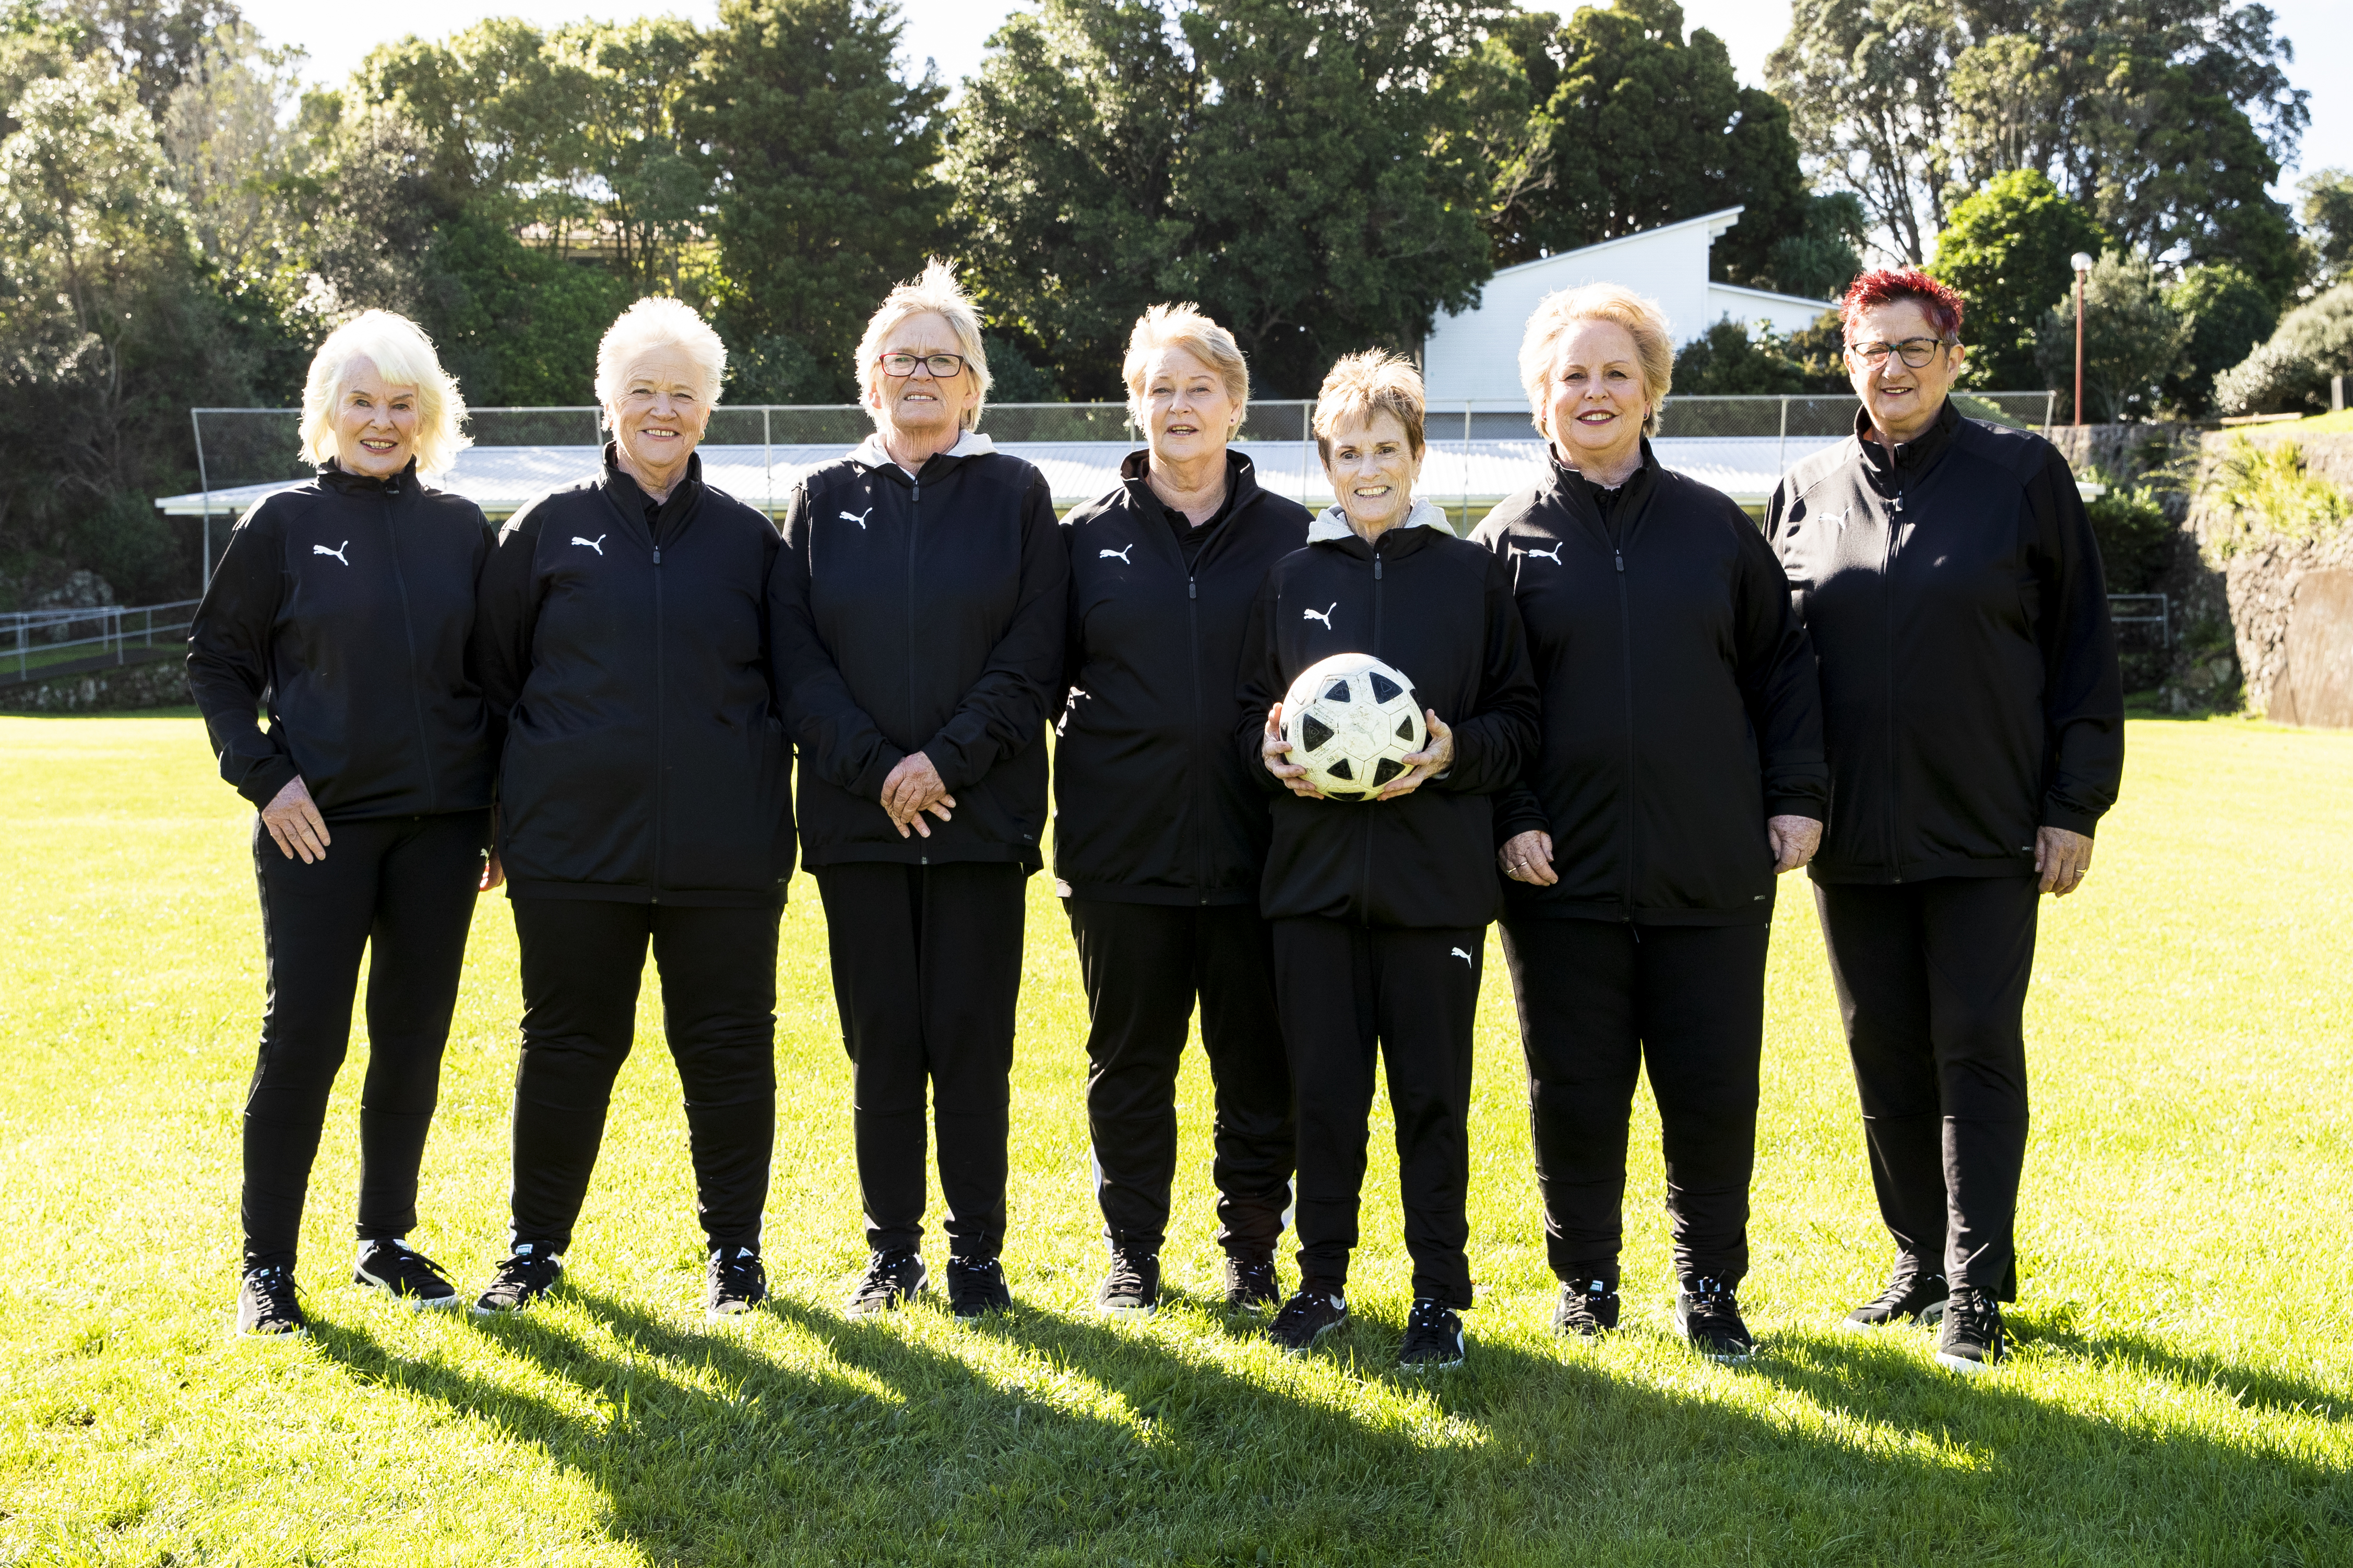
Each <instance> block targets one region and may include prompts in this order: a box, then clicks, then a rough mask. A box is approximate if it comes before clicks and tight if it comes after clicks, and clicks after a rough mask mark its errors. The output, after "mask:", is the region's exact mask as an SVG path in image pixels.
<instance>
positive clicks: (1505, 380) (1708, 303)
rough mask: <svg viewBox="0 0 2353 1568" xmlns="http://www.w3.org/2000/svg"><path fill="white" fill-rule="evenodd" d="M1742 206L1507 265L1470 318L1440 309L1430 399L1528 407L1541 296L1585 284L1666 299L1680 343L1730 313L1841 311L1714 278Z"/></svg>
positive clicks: (1809, 316)
mask: <svg viewBox="0 0 2353 1568" xmlns="http://www.w3.org/2000/svg"><path fill="white" fill-rule="evenodd" d="M1740 212H1741V209H1740V208H1738V207H1726V208H1725V209H1724V210H1723V211H1722V212H1713V213H1708V214H1705V215H1704V216H1700V217H1694V218H1685V219H1684V220H1683V222H1681V223H1671V224H1668V225H1667V226H1664V227H1663V228H1652V229H1645V230H1643V231H1642V232H1641V234H1630V235H1627V236H1625V237H1622V238H1619V239H1605V240H1603V241H1602V242H1601V243H1600V244H1599V245H1588V246H1587V247H1585V248H1584V249H1582V250H1564V251H1562V252H1561V253H1560V254H1559V255H1558V256H1546V257H1544V258H1540V259H1538V260H1535V261H1524V262H1522V263H1520V265H1518V266H1517V267H1506V268H1504V269H1503V270H1502V271H1500V272H1498V273H1496V274H1495V276H1494V277H1493V278H1492V279H1489V280H1488V282H1487V287H1486V288H1485V289H1483V290H1482V292H1481V294H1480V298H1479V303H1478V304H1476V305H1474V306H1472V308H1471V309H1470V310H1467V311H1465V312H1464V313H1463V314H1461V315H1460V316H1440V318H1439V320H1438V324H1437V325H1436V326H1435V327H1433V328H1432V329H1430V336H1429V337H1428V338H1426V339H1424V340H1423V342H1422V347H1421V356H1422V381H1423V384H1425V385H1426V386H1427V387H1428V388H1429V393H1430V402H1432V403H1433V404H1440V403H1452V404H1457V405H1459V404H1460V403H1461V401H1462V400H1463V399H1465V398H1470V399H1473V400H1475V401H1477V402H1479V403H1482V404H1485V403H1488V402H1494V403H1497V404H1501V405H1509V406H1512V407H1517V408H1522V409H1525V407H1526V405H1527V395H1526V394H1525V392H1523V391H1522V390H1521V388H1520V333H1521V331H1522V330H1523V329H1524V328H1525V326H1526V325H1527V321H1528V317H1529V315H1530V314H1531V313H1532V312H1534V311H1535V308H1536V302H1537V301H1538V300H1542V299H1543V298H1544V297H1545V296H1546V295H1547V294H1552V293H1556V292H1557V291H1559V290H1560V289H1569V288H1574V287H1575V286H1576V285H1577V284H1579V283H1619V284H1623V285H1624V286H1625V287H1627V288H1629V289H1633V290H1634V291H1635V292H1636V293H1638V294H1645V295H1648V296H1649V297H1650V298H1651V299H1653V300H1657V301H1658V302H1659V307H1660V309H1662V310H1664V311H1665V312H1666V315H1667V323H1668V325H1669V326H1671V327H1672V329H1673V330H1674V334H1675V342H1676V344H1677V345H1678V346H1680V345H1682V344H1683V343H1687V342H1691V340H1692V339H1694V338H1695V337H1698V336H1699V335H1700V334H1701V333H1703V332H1704V331H1707V330H1708V328H1710V327H1712V326H1714V325H1715V323H1716V322H1717V321H1722V320H1724V319H1725V317H1727V316H1729V317H1730V318H1732V319H1733V320H1734V321H1769V322H1771V323H1772V325H1773V328H1774V330H1775V331H1781V332H1794V331H1798V330H1799V329H1800V328H1803V327H1810V326H1812V325H1813V324H1814V319H1815V318H1816V317H1818V316H1820V314H1821V313H1822V312H1823V311H1824V310H1832V309H1835V307H1834V306H1832V305H1831V302H1830V301H1829V300H1801V299H1799V298H1798V297H1797V296H1796V295H1794V294H1773V293H1768V292H1767V291H1766V290H1764V289H1739V288H1735V287H1734V286H1733V285H1731V284H1729V283H1714V282H1710V281H1709V280H1708V276H1707V252H1708V247H1709V246H1711V245H1713V244H1714V243H1715V238H1716V237H1717V236H1718V235H1720V234H1723V233H1724V232H1725V230H1727V229H1729V228H1730V227H1731V226H1733V224H1734V223H1735V222H1736V221H1738V219H1739V217H1740Z"/></svg>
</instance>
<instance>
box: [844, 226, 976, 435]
mask: <svg viewBox="0 0 2353 1568" xmlns="http://www.w3.org/2000/svg"><path fill="white" fill-rule="evenodd" d="M926 315H937V316H941V317H943V318H944V319H945V320H946V321H947V324H948V330H949V331H953V332H954V333H955V341H956V352H957V353H961V354H963V355H964V367H965V370H966V371H967V372H968V373H970V374H971V376H972V378H973V383H974V384H975V385H976V387H977V388H978V389H979V393H980V395H979V396H978V397H976V398H975V399H974V400H973V405H972V407H971V408H970V409H969V410H967V411H966V412H965V416H964V427H965V429H967V430H970V429H973V428H975V427H976V426H978V425H979V424H980V411H981V410H982V409H983V408H985V407H987V405H988V387H989V376H988V353H987V349H985V348H984V347H983V346H982V344H981V341H980V311H979V310H976V309H975V308H974V306H973V302H972V299H971V297H970V296H969V295H967V294H966V293H965V291H964V289H963V288H962V287H961V286H960V285H958V284H957V282H956V275H955V268H954V267H952V266H950V265H949V264H948V263H947V262H945V261H944V260H942V259H941V258H938V257H936V256H934V257H933V258H931V259H930V260H929V261H927V262H925V263H924V264H923V276H922V277H920V278H917V279H913V281H912V282H907V283H902V284H900V285H899V286H898V287H897V288H895V289H892V290H891V292H890V293H889V294H887V295H885V296H884V297H883V300H882V304H881V308H880V309H879V310H876V311H875V312H874V314H873V316H872V318H871V320H869V321H867V323H866V335H865V336H864V337H862V338H860V339H859V340H858V395H859V398H860V401H861V402H862V401H864V400H865V399H866V398H868V397H870V396H871V395H873V392H874V377H875V375H876V374H877V373H878V367H877V366H876V364H875V363H874V362H875V361H876V360H877V359H879V358H881V354H882V347H883V344H884V343H885V342H888V341H889V339H890V336H891V334H892V332H893V331H897V330H898V327H899V324H900V323H901V322H902V321H906V320H908V319H909V318H911V317H914V316H926Z"/></svg>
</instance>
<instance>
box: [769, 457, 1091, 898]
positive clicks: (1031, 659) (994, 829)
mask: <svg viewBox="0 0 2353 1568" xmlns="http://www.w3.org/2000/svg"><path fill="white" fill-rule="evenodd" d="M1070 570H1071V568H1070V561H1069V559H1068V557H1067V555H1066V554H1065V552H1064V551H1063V548H1062V534H1061V530H1060V528H1059V527H1058V526H1057V525H1056V524H1055V521H1054V505H1053V497H1052V494H1051V492H1050V490H1049V489H1047V485H1046V477H1045V476H1044V475H1043V474H1040V473H1039V471H1038V470H1037V469H1036V468H1033V467H1031V466H1030V465H1029V464H1028V463H1025V462H1023V461H1022V460H1021V459H1020V458H1013V457H1008V456H1005V455H1003V454H1000V453H997V452H996V451H995V450H994V449H993V448H992V447H991V446H990V444H989V443H988V442H987V440H986V439H985V438H983V437H976V436H970V435H967V436H965V437H964V439H963V440H961V441H959V442H958V443H957V447H956V449H955V451H952V452H945V453H942V454H939V455H937V456H935V457H934V458H931V459H929V460H928V461H926V462H925V463H924V464H923V471H922V472H921V473H920V474H918V475H913V476H911V475H909V474H908V473H907V471H906V470H905V469H903V468H900V467H899V466H898V465H897V464H896V463H893V462H892V461H891V460H890V459H889V458H887V457H885V456H883V454H882V448H881V443H880V442H879V441H872V440H870V441H869V442H868V443H867V444H866V445H865V446H863V447H860V448H859V450H858V451H857V452H855V453H852V454H851V455H850V456H849V457H847V458H842V459H840V460H839V461H838V462H832V463H828V464H826V465H824V466H823V467H822V468H817V469H815V470H814V471H812V472H811V473H810V474H809V475H808V476H807V478H805V479H803V480H802V481H801V483H800V484H799V485H798V486H797V487H796V488H795V489H794V491H793V496H792V501H791V504H790V506H789V507H788V509H787V510H786V514H785V540H784V551H783V553H782V554H781V555H780V556H779V557H778V559H777V562H776V580H775V582H774V584H772V585H771V587H770V591H769V605H770V616H771V618H772V619H773V621H774V623H775V626H776V655H775V657H776V689H777V690H778V692H779V693H780V694H781V695H782V696H783V698H784V702H785V716H786V724H787V725H788V727H789V729H790V731H791V734H792V738H793V743H794V744H795V745H797V747H799V748H800V756H801V776H800V824H801V853H802V856H803V858H805V859H806V860H807V863H808V864H809V865H810V866H812V867H815V866H830V865H839V864H841V863H844V862H848V861H860V860H869V861H871V860H885V861H896V862H899V863H901V864H903V865H940V864H945V863H948V862H953V861H966V860H999V861H1012V862H1015V863H1016V864H1018V865H1019V866H1020V867H1021V868H1023V870H1025V871H1035V870H1037V869H1038V868H1039V866H1040V865H1041V864H1042V861H1041V859H1040V858H1039V837H1040V835H1041V834H1042V833H1043V832H1044V830H1045V826H1046V744H1045V730H1046V715H1047V713H1048V712H1049V711H1050V710H1051V708H1052V707H1053V704H1054V701H1055V699H1056V698H1058V697H1059V696H1060V694H1061V679H1062V626H1063V616H1064V613H1065V601H1066V598H1067V595H1068V592H1069V584H1070ZM911 752H923V754H924V755H925V756H926V757H929V758H930V759H931V763H932V765H933V767H934V768H936V769H937V770H938V771H939V775H940V779H941V782H942V783H944V784H945V785H946V786H947V791H948V793H949V794H950V795H954V796H955V802H956V804H955V806H954V808H953V818H952V820H950V821H946V822H942V821H941V820H939V819H938V818H937V817H935V816H928V815H927V816H925V817H924V821H925V823H926V824H928V825H929V826H930V828H931V837H928V838H926V837H923V836H922V835H920V834H917V833H914V832H913V831H912V830H911V831H910V832H909V834H908V836H907V837H904V838H902V837H899V832H898V829H896V828H895V827H893V826H891V818H890V816H889V814H887V813H886V812H884V811H883V809H882V781H883V780H884V779H885V778H886V777H888V776H889V774H890V772H891V770H892V768H894V767H896V766H898V764H899V763H900V760H901V759H902V758H903V757H905V756H907V755H908V754H910V753H911Z"/></svg>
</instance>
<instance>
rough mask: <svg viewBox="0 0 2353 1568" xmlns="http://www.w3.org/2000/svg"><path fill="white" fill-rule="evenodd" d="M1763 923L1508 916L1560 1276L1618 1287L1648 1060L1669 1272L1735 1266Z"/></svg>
mask: <svg viewBox="0 0 2353 1568" xmlns="http://www.w3.org/2000/svg"><path fill="white" fill-rule="evenodd" d="M1770 934H1771V932H1770V928H1769V927H1767V926H1764V925H1736V926H1641V927H1639V928H1638V927H1635V926H1632V925H1628V924H1625V923H1623V922H1621V921H1588V920H1507V921H1504V965H1505V967H1506V968H1508V969H1509V970H1510V971H1511V975H1512V997H1513V1000H1514V1002H1515V1003H1516V1004H1517V1005H1518V1007H1519V1013H1520V1044H1521V1046H1522V1047H1523V1048H1524V1049H1525V1051H1526V1053H1527V1058H1528V1125H1529V1130H1530V1132H1531V1134H1532V1135H1533V1140H1534V1142H1535V1158H1536V1190H1537V1192H1538V1193H1539V1194H1542V1196H1543V1200H1544V1208H1545V1252H1546V1258H1547V1260H1548V1261H1549V1262H1550V1263H1551V1264H1552V1270H1553V1272H1554V1273H1555V1274H1556V1275H1558V1276H1559V1277H1560V1278H1561V1279H1564V1280H1576V1281H1579V1282H1582V1281H1587V1280H1593V1279H1599V1280H1601V1281H1603V1282H1604V1283H1605V1284H1607V1285H1608V1286H1609V1288H1610V1289H1613V1290H1614V1289H1617V1288H1618V1251H1619V1247H1620V1240H1621V1237H1622V1235H1623V1226H1624V1208H1625V1199H1626V1126H1627V1119H1628V1117H1629V1116H1630V1115H1631V1114H1632V1111H1633V1106H1634V1080H1635V1078H1636V1075H1637V1072H1638V1069H1640V1068H1645V1067H1647V1068H1649V1070H1650V1076H1651V1094H1652V1095H1653V1096H1655V1097H1656V1098H1657V1100H1658V1102H1659V1131H1660V1142H1662V1144H1663V1145H1664V1147H1665V1152H1666V1162H1667V1214H1668V1216H1669V1218H1670V1220H1671V1222H1672V1225H1673V1227H1674V1244H1675V1271H1676V1273H1677V1275H1678V1276H1680V1277H1681V1279H1683V1281H1685V1282H1686V1283H1688V1282H1690V1281H1692V1280H1694V1279H1716V1280H1720V1281H1722V1282H1723V1283H1724V1284H1726V1285H1736V1284H1738V1283H1739V1282H1740V1280H1741V1279H1742V1278H1743V1277H1745V1276H1746V1274H1747V1272H1748V1179H1749V1173H1750V1172H1751V1170H1752V1169H1753V1168H1754V1167H1755V1165H1756V1163H1757V1063H1758V1059H1759V1058H1760V1057H1761V1056H1762V1054H1763V1051H1764V1044H1765V951H1766V944H1767V939H1768V937H1769V936H1770Z"/></svg>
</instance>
